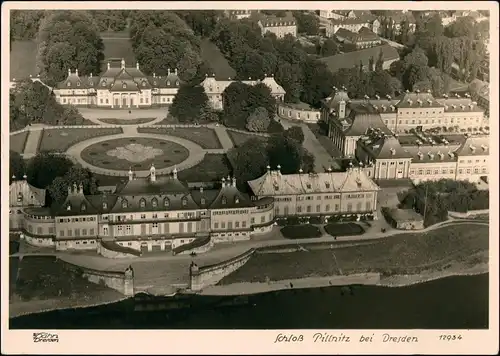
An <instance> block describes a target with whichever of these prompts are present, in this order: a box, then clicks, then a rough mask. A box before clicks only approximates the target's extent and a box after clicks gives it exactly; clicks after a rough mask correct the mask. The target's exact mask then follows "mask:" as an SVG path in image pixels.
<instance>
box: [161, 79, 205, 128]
mask: <svg viewBox="0 0 500 356" xmlns="http://www.w3.org/2000/svg"><path fill="white" fill-rule="evenodd" d="M207 106H208V97H207V94H206V93H205V90H204V89H203V87H201V86H199V85H195V86H193V85H188V84H184V85H181V87H180V88H179V90H178V91H177V94H176V95H175V97H174V100H173V101H172V105H171V107H170V113H171V114H172V116H173V117H175V118H176V119H177V120H179V122H181V123H193V122H196V121H197V120H198V118H199V117H200V114H201V113H202V112H203V111H204V110H206V109H207Z"/></svg>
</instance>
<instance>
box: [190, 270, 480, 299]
mask: <svg viewBox="0 0 500 356" xmlns="http://www.w3.org/2000/svg"><path fill="white" fill-rule="evenodd" d="M488 272H489V267H488V264H487V263H481V264H478V265H475V266H472V267H467V266H464V265H459V264H457V265H454V266H452V267H450V268H448V269H446V270H439V271H425V272H422V273H419V274H413V275H392V276H382V275H380V274H379V273H358V274H351V275H344V276H338V275H333V276H324V277H305V278H295V279H286V280H281V281H270V282H268V283H263V282H240V283H232V284H227V285H216V286H210V287H207V288H205V289H203V290H202V291H200V292H199V293H197V294H199V295H207V296H208V295H212V296H216V295H217V296H221V295H225V296H237V295H250V294H258V293H266V292H273V291H278V290H287V289H308V288H322V287H332V286H349V285H371V286H380V287H408V286H411V285H415V284H419V283H426V282H430V281H434V280H437V279H442V278H447V277H452V276H473V275H479V274H486V273H488Z"/></svg>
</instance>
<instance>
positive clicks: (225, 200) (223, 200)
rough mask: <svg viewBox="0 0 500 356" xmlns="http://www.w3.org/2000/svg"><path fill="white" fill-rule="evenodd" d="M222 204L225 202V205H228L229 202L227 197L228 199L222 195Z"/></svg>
mask: <svg viewBox="0 0 500 356" xmlns="http://www.w3.org/2000/svg"><path fill="white" fill-rule="evenodd" d="M222 204H223V205H226V204H227V199H226V197H222Z"/></svg>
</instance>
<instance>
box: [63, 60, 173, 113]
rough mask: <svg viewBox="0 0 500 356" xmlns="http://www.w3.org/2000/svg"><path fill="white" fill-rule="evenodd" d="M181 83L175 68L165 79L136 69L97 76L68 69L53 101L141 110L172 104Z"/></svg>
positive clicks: (117, 69) (109, 69)
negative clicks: (82, 74) (66, 75)
mask: <svg viewBox="0 0 500 356" xmlns="http://www.w3.org/2000/svg"><path fill="white" fill-rule="evenodd" d="M181 83H182V81H181V80H180V78H179V76H178V74H177V69H174V70H173V71H170V70H168V74H167V76H164V77H161V76H156V74H154V73H153V75H152V76H146V75H145V74H144V73H143V72H142V71H141V70H140V68H139V63H137V64H136V66H135V67H126V63H125V60H123V59H122V60H121V63H120V67H112V66H111V63H109V62H108V65H107V70H106V72H104V73H103V74H102V75H101V76H100V77H97V76H93V75H92V73H90V75H89V76H81V75H80V74H79V73H78V70H75V71H74V72H72V71H71V70H70V69H68V77H67V78H66V79H65V80H64V81H62V82H60V83H58V84H57V85H56V86H55V88H54V94H55V98H56V101H57V102H58V103H60V104H63V105H75V106H96V107H100V108H121V109H123V108H127V109H129V108H143V107H151V106H152V105H168V104H171V103H172V101H173V98H174V97H175V95H176V94H177V91H178V90H179V87H180V85H181Z"/></svg>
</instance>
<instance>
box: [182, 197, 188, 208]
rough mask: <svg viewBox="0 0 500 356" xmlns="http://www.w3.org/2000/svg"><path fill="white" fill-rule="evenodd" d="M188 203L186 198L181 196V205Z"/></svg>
mask: <svg viewBox="0 0 500 356" xmlns="http://www.w3.org/2000/svg"><path fill="white" fill-rule="evenodd" d="M187 205H188V201H187V199H186V198H182V206H187Z"/></svg>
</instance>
